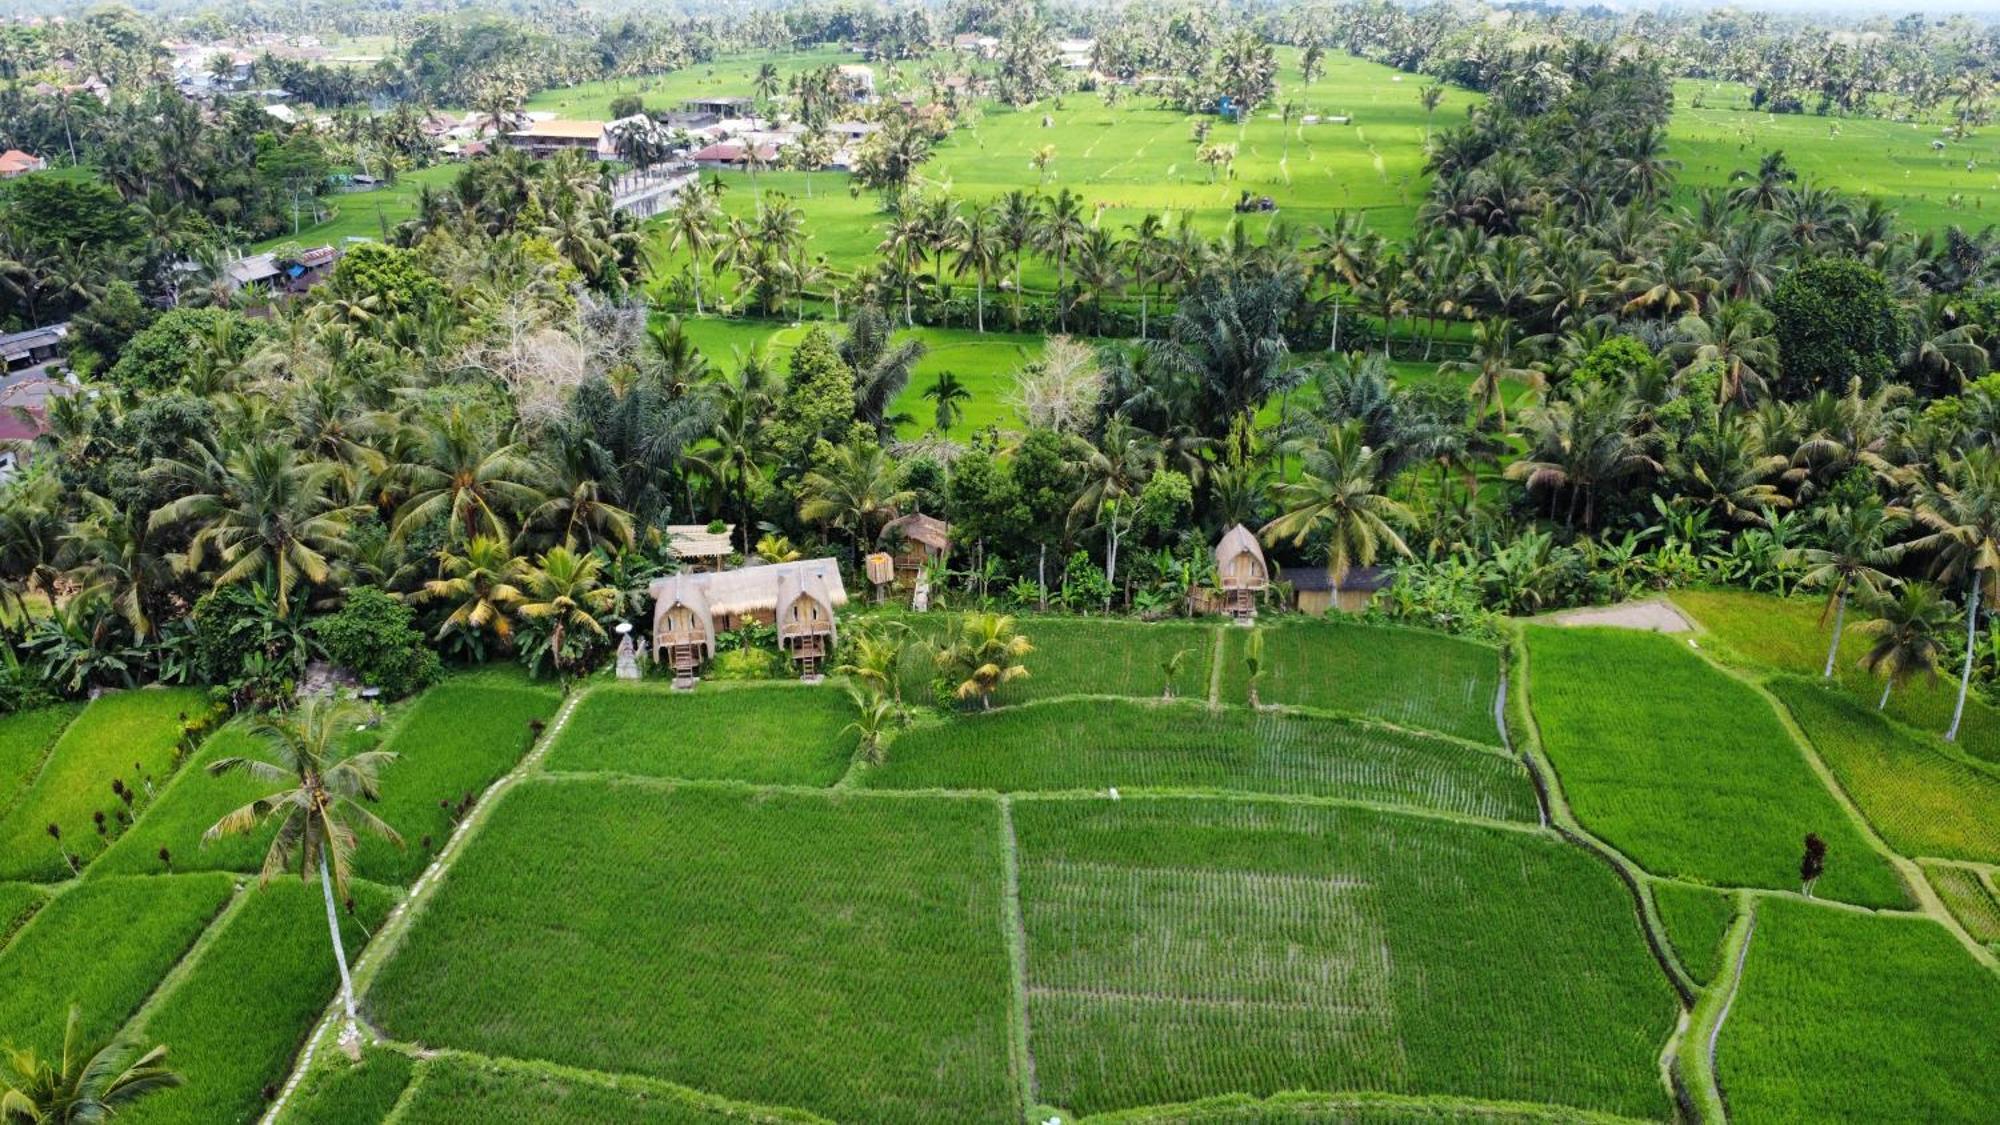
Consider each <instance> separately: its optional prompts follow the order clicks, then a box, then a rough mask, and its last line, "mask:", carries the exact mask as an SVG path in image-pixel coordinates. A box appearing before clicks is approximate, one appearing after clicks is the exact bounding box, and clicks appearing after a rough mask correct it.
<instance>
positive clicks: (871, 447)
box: [799, 442, 916, 564]
mask: <svg viewBox="0 0 2000 1125" xmlns="http://www.w3.org/2000/svg"><path fill="white" fill-rule="evenodd" d="M799 494H800V496H801V497H803V499H802V500H801V501H800V502H799V518H800V519H802V520H804V521H806V522H807V523H816V524H820V525H822V526H825V527H833V528H839V529H840V530H842V531H845V532H847V533H848V534H849V535H850V536H851V537H852V538H853V541H854V559H855V562H856V563H857V564H858V563H859V562H860V561H861V550H862V545H863V544H864V543H867V542H870V541H872V540H873V538H874V534H875V530H876V529H877V528H878V527H880V526H881V525H882V524H883V523H885V522H887V521H888V520H889V519H890V518H892V517H893V516H894V515H895V514H896V511H897V510H898V509H899V508H901V507H902V506H903V505H904V504H907V503H909V502H910V500H911V499H912V498H913V497H914V496H915V495H916V494H915V493H913V492H911V491H910V490H909V489H907V488H905V487H903V485H902V484H901V481H900V478H899V475H898V473H897V471H896V466H895V463H894V462H892V461H891V460H890V459H889V457H888V455H887V454H885V453H883V452H882V447H881V446H879V445H875V444H873V443H872V442H871V443H867V444H860V445H856V444H847V445H841V446H836V447H835V448H834V450H833V456H832V458H831V459H830V460H829V461H828V462H827V463H826V464H825V465H824V466H822V467H820V468H817V469H814V470H813V471H811V472H809V473H807V474H806V476H805V479H804V480H803V481H801V482H800V488H799Z"/></svg>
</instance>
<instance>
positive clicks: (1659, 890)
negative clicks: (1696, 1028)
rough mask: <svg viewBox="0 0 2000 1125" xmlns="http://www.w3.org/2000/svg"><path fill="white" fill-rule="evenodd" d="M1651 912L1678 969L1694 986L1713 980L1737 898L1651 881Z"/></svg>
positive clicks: (1695, 887) (1690, 884)
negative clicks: (1655, 913)
mask: <svg viewBox="0 0 2000 1125" xmlns="http://www.w3.org/2000/svg"><path fill="white" fill-rule="evenodd" d="M1649 886H1651V887H1652V890H1653V909H1654V910H1656V911H1658V912H1659V915H1660V923H1661V924H1662V925H1664V926H1665V927H1666V928H1667V937H1668V939H1669V940H1670V941H1672V942H1673V943H1674V952H1675V953H1676V954H1677V955H1678V956H1679V957H1680V960H1681V967H1682V968H1684V969H1686V970H1687V971H1688V975H1689V976H1691V977H1693V978H1694V980H1695V983H1697V984H1707V983H1708V982H1709V981H1712V980H1714V979H1715V974H1716V973H1717V972H1719V971H1720V970H1721V968H1722V935H1723V932H1724V931H1726V930H1728V929H1729V923H1730V922H1731V921H1732V920H1734V919H1735V917H1736V898H1735V896H1734V895H1732V894H1730V893H1729V892H1727V891H1719V890H1716V889H1714V888H1712V887H1698V886H1695V885H1694V884H1692V883H1675V882H1670V881H1668V880H1665V879H1655V880H1652V881H1651V883H1650V884H1649Z"/></svg>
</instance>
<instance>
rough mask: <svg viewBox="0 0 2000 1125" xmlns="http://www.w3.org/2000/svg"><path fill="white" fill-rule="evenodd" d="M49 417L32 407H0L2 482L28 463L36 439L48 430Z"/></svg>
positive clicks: (0, 475) (0, 464)
mask: <svg viewBox="0 0 2000 1125" xmlns="http://www.w3.org/2000/svg"><path fill="white" fill-rule="evenodd" d="M47 419H48V416H47V414H45V413H44V412H43V411H40V410H36V409H34V408H32V407H25V406H24V407H20V408H19V409H11V408H10V409H0V483H4V482H5V481H7V480H8V479H10V478H12V477H13V475H14V474H15V473H17V472H20V471H21V469H22V468H23V467H25V466H26V465H27V463H28V454H29V451H30V450H31V449H32V448H33V444H34V440H35V439H36V438H38V437H40V436H41V435H42V434H43V433H45V432H46V431H47V430H48V420H47Z"/></svg>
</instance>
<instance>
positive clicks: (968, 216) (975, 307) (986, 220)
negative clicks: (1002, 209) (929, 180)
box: [948, 207, 1007, 335]
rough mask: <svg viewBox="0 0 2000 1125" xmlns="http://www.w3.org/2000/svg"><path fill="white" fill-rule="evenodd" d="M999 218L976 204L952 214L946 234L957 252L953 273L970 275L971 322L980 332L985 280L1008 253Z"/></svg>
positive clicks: (982, 332) (955, 252) (989, 208)
mask: <svg viewBox="0 0 2000 1125" xmlns="http://www.w3.org/2000/svg"><path fill="white" fill-rule="evenodd" d="M1000 218H1001V217H1000V214H999V212H998V211H997V210H996V209H994V208H992V207H975V208H973V209H972V210H971V211H970V212H968V213H965V214H961V215H956V216H954V217H953V219H952V226H951V230H950V233H949V236H948V245H949V247H950V249H951V250H952V251H953V252H954V254H955V255H956V256H955V257H954V258H953V259H952V272H954V273H956V274H958V275H959V276H960V277H963V276H965V275H966V274H967V273H970V274H971V275H972V324H973V330H974V331H976V332H978V333H980V334H981V335H984V334H985V332H986V279H987V278H989V277H991V276H993V274H994V273H995V272H997V271H998V270H999V269H1000V263H1001V261H1002V260H1003V259H1004V256H1005V254H1006V252H1007V251H1006V245H1005V243H1004V242H1003V240H1002V238H1001V230H1000Z"/></svg>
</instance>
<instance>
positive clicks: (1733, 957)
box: [1691, 891, 1759, 1122]
mask: <svg viewBox="0 0 2000 1125" xmlns="http://www.w3.org/2000/svg"><path fill="white" fill-rule="evenodd" d="M1758 898H1759V896H1758V895H1757V894H1755V893H1753V892H1750V891H1744V892H1740V894H1739V896H1738V902H1739V909H1738V912H1737V915H1736V920H1735V921H1734V922H1732V923H1730V926H1729V933H1728V936H1727V937H1726V938H1725V943H1726V944H1725V946H1724V949H1725V955H1726V956H1727V957H1728V958H1729V963H1730V970H1729V983H1728V985H1727V987H1723V986H1721V985H1719V984H1718V985H1715V986H1711V987H1710V989H1709V990H1708V992H1707V994H1706V995H1705V996H1703V998H1702V1003H1701V1004H1700V1005H1698V1006H1697V1007H1696V1008H1695V1013H1694V1027H1693V1029H1692V1032H1693V1033H1694V1034H1697V1035H1699V1036H1700V1037H1701V1039H1700V1043H1699V1049H1698V1050H1697V1051H1696V1052H1695V1055H1694V1060H1693V1061H1694V1065H1695V1066H1696V1068H1697V1070H1696V1074H1695V1080H1694V1081H1693V1082H1692V1083H1691V1085H1692V1087H1693V1089H1694V1092H1695V1095H1696V1097H1697V1098H1698V1099H1699V1101H1700V1107H1701V1110H1702V1114H1703V1116H1704V1117H1705V1118H1706V1119H1708V1120H1709V1121H1712V1122H1727V1121H1728V1120H1729V1098H1728V1096H1727V1095H1726V1094H1724V1093H1723V1090H1722V1075H1721V1072H1720V1070H1719V1069H1718V1067H1717V1064H1716V1048H1717V1046H1718V1044H1720V1043H1721V1041H1722V1025H1723V1024H1724V1023H1725V1022H1726V1021H1727V1020H1728V1019H1729V1013H1730V1010H1731V1009H1732V1008H1734V1007H1735V1006H1736V996H1737V993H1738V992H1739V991H1740V990H1741V989H1742V986H1743V970H1744V967H1745V966H1746V965H1748V964H1749V961H1750V940H1751V938H1753V937H1754V936H1756V933H1757V900H1758Z"/></svg>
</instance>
